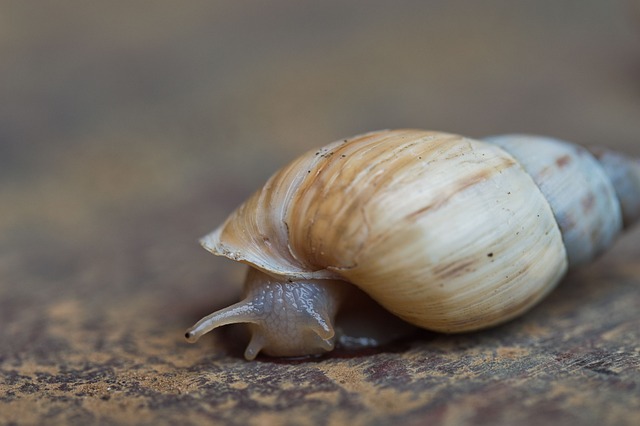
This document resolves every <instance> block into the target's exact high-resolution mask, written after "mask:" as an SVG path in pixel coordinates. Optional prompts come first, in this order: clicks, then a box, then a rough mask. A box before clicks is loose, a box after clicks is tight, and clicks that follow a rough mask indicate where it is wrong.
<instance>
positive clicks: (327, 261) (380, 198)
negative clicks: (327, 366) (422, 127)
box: [186, 130, 640, 359]
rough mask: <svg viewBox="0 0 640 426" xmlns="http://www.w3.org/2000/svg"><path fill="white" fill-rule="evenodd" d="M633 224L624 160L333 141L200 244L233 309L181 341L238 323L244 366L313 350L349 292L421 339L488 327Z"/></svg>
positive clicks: (544, 142)
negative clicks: (230, 265) (225, 278)
mask: <svg viewBox="0 0 640 426" xmlns="http://www.w3.org/2000/svg"><path fill="white" fill-rule="evenodd" d="M617 192H620V193H621V195H620V194H617ZM639 216H640V164H639V163H638V162H637V161H635V160H630V159H627V158H626V157H624V156H622V155H619V154H614V153H611V152H609V151H598V152H597V153H596V156H594V155H592V154H590V153H589V152H588V151H587V150H586V149H584V148H581V147H578V146H576V145H572V144H569V143H566V142H562V141H558V140H555V139H549V138H542V137H535V136H522V135H507V136H497V137H492V138H487V139H485V140H484V141H479V140H473V139H469V138H465V137H461V136H457V135H452V134H446V133H439V132H429V131H419V130H394V131H380V132H373V133H368V134H364V135H360V136H356V137H354V138H351V139H347V140H342V141H337V142H334V143H332V144H329V145H327V146H325V147H323V148H321V149H320V150H318V151H312V152H308V153H306V154H305V155H303V156H301V157H300V158H298V159H296V160H295V161H293V162H292V163H290V164H289V165H288V166H286V167H284V168H283V169H281V170H280V171H279V172H277V173H276V174H275V175H274V176H273V177H271V179H269V181H268V182H267V183H266V185H265V186H264V187H263V188H262V189H261V190H259V191H258V192H257V193H255V194H254V195H253V196H252V197H251V198H249V199H248V200H247V201H246V202H245V203H244V204H243V205H241V206H240V207H239V208H238V209H237V210H236V211H235V212H234V213H233V214H232V215H231V216H230V217H229V218H228V219H227V220H226V221H225V222H224V224H223V225H222V226H220V227H219V228H218V229H216V230H215V231H214V232H212V233H211V234H209V235H207V236H206V237H204V238H203V239H202V240H201V243H202V245H203V246H204V247H205V248H206V249H207V250H209V251H211V252H212V253H214V254H216V255H220V256H225V257H228V258H230V259H233V260H235V261H238V262H242V263H246V264H248V265H249V266H250V270H249V273H248V275H247V281H246V284H245V299H244V300H243V301H241V302H239V303H237V304H235V305H232V306H230V307H228V308H225V309H223V310H221V311H218V312H215V313H213V314H211V315H209V316H208V317H205V318H203V319H202V320H201V321H200V322H198V323H197V324H196V325H195V326H194V327H192V328H191V329H190V330H189V331H188V332H187V334H186V337H187V339H188V340H189V341H195V340H197V339H198V338H199V337H200V336H202V335H203V334H204V333H206V332H208V331H210V330H211V329H213V328H216V327H219V326H221V325H225V324H229V323H236V322H245V323H248V324H249V327H250V329H251V332H252V339H251V342H250V343H249V346H248V347H247V350H246V352H245V357H246V358H247V359H252V358H254V357H255V356H256V355H257V353H258V352H259V351H261V350H262V351H263V352H265V353H267V354H269V355H274V356H301V355H311V354H317V353H322V352H325V351H328V350H331V349H333V347H334V344H335V340H336V333H335V331H334V328H333V325H332V323H333V320H334V317H335V315H336V312H337V311H338V309H339V307H340V305H341V303H342V301H343V300H344V299H345V298H346V297H347V294H348V292H349V288H350V287H351V285H355V286H356V287H358V288H359V289H361V290H362V291H364V292H365V293H367V294H368V295H369V296H371V297H372V298H373V299H374V300H375V301H377V302H378V303H379V304H380V305H382V306H383V307H384V308H385V309H386V310H388V311H389V312H391V313H393V314H394V315H396V316H397V317H399V318H401V319H402V320H404V321H407V322H409V323H411V324H414V325H416V326H419V327H422V328H425V329H429V330H434V331H440V332H446V333H456V332H464V331H470V330H477V329H481V328H486V327H490V326H493V325H496V324H499V323H502V322H505V321H507V320H509V319H512V318H514V317H516V316H518V315H520V314H522V313H523V312H525V311H527V310H528V309H529V308H531V307H532V306H533V305H535V304H536V303H537V302H538V301H540V300H541V299H542V298H543V297H544V296H545V295H546V294H547V293H548V292H549V291H551V290H552V289H553V288H554V286H555V285H556V284H557V283H558V282H559V281H560V279H561V278H562V277H563V276H564V274H565V273H566V271H567V269H568V268H570V267H575V266H577V265H580V264H584V263H586V262H589V261H590V260H592V259H593V258H594V257H596V256H597V255H598V254H600V253H602V252H603V251H604V250H605V249H606V248H607V247H609V246H610V245H611V244H612V241H613V240H614V238H615V236H616V235H618V233H619V232H620V231H621V229H622V228H623V221H624V225H626V226H628V225H630V224H631V223H633V222H634V221H635V220H636V219H637V218H638V217H639Z"/></svg>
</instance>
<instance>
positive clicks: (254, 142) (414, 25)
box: [0, 0, 640, 365]
mask: <svg viewBox="0 0 640 426" xmlns="http://www.w3.org/2000/svg"><path fill="white" fill-rule="evenodd" d="M397 127H416V128H424V129H432V130H443V131H448V132H452V133H459V134H464V135H467V136H471V137H482V136H486V135H489V134H497V133H507V132H528V133H536V134H544V135H549V136H556V137H560V138H564V139H567V140H571V141H574V142H577V143H581V144H586V145H590V144H601V145H607V146H610V147H614V148H618V149H621V150H624V151H626V152H630V153H633V154H635V155H640V6H639V2H638V1H633V0H615V1H600V0H564V1H558V0H530V1H524V0H522V1H510V0H484V1H482V2H479V1H473V0H448V1H444V0H430V1H424V0H399V1H393V2H391V1H381V0H380V1H377V0H375V1H374V0H367V1H343V0H327V1H322V2H318V1H306V0H305V1H279V0H272V1H269V2H257V1H254V2H250V1H189V2H174V1H154V2H149V1H137V2H129V1H109V2H83V1H65V2H35V1H6V2H2V3H0V321H2V324H4V326H3V330H2V331H0V348H1V349H0V350H1V351H3V353H0V363H2V362H4V363H5V364H6V363H9V364H11V363H13V365H19V360H20V359H25V358H29V359H32V360H35V361H34V362H36V363H45V364H46V363H56V362H60V360H65V362H68V360H69V359H74V358H73V357H72V354H75V356H77V358H76V359H77V360H78V362H80V360H82V359H85V357H88V356H89V355H87V354H88V353H94V354H95V353H99V352H100V350H96V349H95V347H96V345H98V343H96V342H97V341H96V340H95V339H98V337H96V336H95V333H94V334H92V331H96V330H97V331H99V334H100V337H99V338H100V339H103V340H102V343H101V344H102V345H103V346H101V347H103V348H105V347H107V346H108V347H111V348H118V347H121V348H125V349H123V350H125V352H126V350H131V351H133V352H131V353H134V352H135V351H136V350H138V351H141V350H143V349H141V348H140V347H138V348H137V349H135V345H136V344H137V343H135V341H136V340H135V339H137V338H138V337H140V338H142V337H145V338H146V337H148V336H149V335H151V336H155V337H156V338H157V339H158V342H161V343H158V345H157V346H156V347H154V348H152V349H148V351H149V353H153V351H154V350H155V351H162V350H165V349H166V348H167V342H171V344H172V345H174V346H171V350H174V349H175V350H176V351H177V352H178V353H180V352H184V351H185V350H186V349H184V348H183V346H182V344H183V343H182V342H181V341H180V338H181V335H182V331H183V329H184V328H185V327H186V326H188V325H190V323H191V322H193V320H195V319H197V318H198V317H199V316H200V315H201V314H204V313H207V312H209V311H211V308H212V307H216V306H218V305H222V304H224V303H226V302H228V301H232V300H234V298H235V297H236V296H237V292H238V288H239V286H240V284H241V280H242V279H241V276H242V271H241V269H239V268H237V267H235V266H234V265H229V263H231V262H225V261H224V260H220V259H215V258H213V256H210V255H209V254H207V253H206V252H205V251H204V250H202V249H201V248H200V247H199V246H198V244H197V239H198V238H199V237H200V236H201V235H203V234H205V233H207V232H209V231H210V230H211V229H213V228H214V227H215V226H217V225H218V224H219V222H221V221H222V220H223V219H224V218H225V217H226V215H227V214H228V213H229V212H230V211H231V210H232V209H233V208H234V207H235V206H236V205H237V204H239V203H240V202H241V201H242V200H243V199H244V198H246V197H247V196H248V195H249V194H250V193H251V192H253V191H254V190H255V189H257V188H258V187H260V186H261V185H262V183H263V182H264V181H265V179H266V178H267V177H268V176H269V175H270V174H271V173H273V172H274V171H275V170H276V169H277V168H278V167H280V166H282V165H284V164H285V163H287V162H289V161H290V160H291V159H293V158H294V157H295V156H297V155H299V154H301V153H303V152H305V151H306V150H309V149H313V148H314V147H317V146H320V145H324V144H326V143H328V142H331V141H333V140H337V139H339V138H342V137H346V136H351V135H355V134H357V133H360V132H365V131H370V130H376V129H382V128H397ZM619 255H620V256H621V257H622V258H624V256H625V253H624V252H623V251H622V250H620V251H619ZM629 256H631V255H629ZM216 286H217V287H216ZM55 327H58V328H57V329H56V328H55ZM56 330H57V331H56ZM63 336H64V337H63ZM74 336H79V337H77V340H76V337H74ZM163 339H164V340H163ZM105 342H107V343H108V344H107V343H105ZM91 345H93V346H91ZM127 345H129V346H127ZM126 348H130V349H126ZM131 348H134V349H131ZM190 348H191V349H190V350H191V351H201V352H191V353H192V354H196V353H197V354H201V353H204V352H205V351H211V349H212V348H211V345H209V346H206V345H205V347H202V346H201V347H200V348H199V349H193V348H194V347H190ZM104 350H107V349H104ZM109 350H118V349H109ZM121 355H122V354H121ZM165 355H166V354H165ZM91 356H98V355H91ZM122 356H124V355H122ZM177 356H178V357H179V356H180V355H177Z"/></svg>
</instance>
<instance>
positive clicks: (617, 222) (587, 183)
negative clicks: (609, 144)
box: [484, 135, 640, 267]
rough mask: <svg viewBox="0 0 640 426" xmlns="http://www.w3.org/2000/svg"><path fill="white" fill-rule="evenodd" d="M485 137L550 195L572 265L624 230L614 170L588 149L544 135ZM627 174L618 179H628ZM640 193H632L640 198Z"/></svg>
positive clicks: (591, 256)
mask: <svg viewBox="0 0 640 426" xmlns="http://www.w3.org/2000/svg"><path fill="white" fill-rule="evenodd" d="M484 140H485V141H487V142H489V143H492V144H495V145H498V146H500V147H501V148H503V149H504V150H505V151H507V152H509V153H510V154H511V155H513V156H514V157H515V158H516V159H517V160H518V161H519V162H520V164H521V165H522V167H523V168H524V169H525V170H526V171H527V172H528V173H529V174H530V175H531V177H532V178H533V180H534V181H535V182H536V184H537V185H538V187H539V188H540V190H541V191H542V193H543V194H544V195H545V197H546V199H547V201H548V202H549V205H550V206H551V209H552V210H553V212H554V214H555V217H556V220H557V222H558V226H559V227H560V230H561V232H562V238H563V240H564V244H565V247H566V249H567V256H568V257H569V266H570V267H575V266H579V265H583V264H586V263H588V262H589V261H591V260H592V259H594V258H595V257H597V256H598V255H599V254H601V253H602V252H604V251H605V250H606V249H607V248H609V247H610V246H611V244H612V243H613V240H614V239H615V238H616V236H617V235H618V234H619V233H620V231H621V230H622V211H621V206H620V204H621V203H620V202H619V197H618V196H617V195H616V189H615V187H614V186H615V185H614V183H613V182H612V180H611V179H610V177H609V174H608V173H607V172H606V171H605V169H604V168H603V166H602V164H601V162H599V161H598V160H597V159H596V158H595V157H594V156H593V155H591V154H590V153H589V151H587V150H586V149H585V148H582V147H580V146H578V145H575V144H571V143H568V142H564V141H561V140H558V139H553V138H547V137H541V136H531V135H501V136H493V137H488V138H485V139H484ZM606 158H610V157H609V156H607V157H606ZM617 160H618V162H620V161H621V160H620V159H617ZM627 177H628V176H621V177H620V179H619V181H620V182H625V183H628V182H629V179H628V178H627ZM627 192H628V193H629V192H631V191H627ZM638 194H640V192H639V191H636V193H635V194H634V195H635V198H634V197H631V196H630V197H629V198H631V199H634V200H635V201H636V202H638V203H640V197H639V196H638ZM637 209H640V205H639V206H637Z"/></svg>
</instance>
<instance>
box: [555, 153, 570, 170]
mask: <svg viewBox="0 0 640 426" xmlns="http://www.w3.org/2000/svg"><path fill="white" fill-rule="evenodd" d="M570 162H571V156H570V155H568V154H567V155H563V156H562V157H558V158H557V159H556V166H558V167H559V168H563V167H565V166H566V165H567V164H569V163H570Z"/></svg>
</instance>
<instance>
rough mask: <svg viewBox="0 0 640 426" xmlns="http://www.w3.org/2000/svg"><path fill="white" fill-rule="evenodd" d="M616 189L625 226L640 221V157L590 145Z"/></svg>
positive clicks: (627, 226)
mask: <svg viewBox="0 0 640 426" xmlns="http://www.w3.org/2000/svg"><path fill="white" fill-rule="evenodd" d="M589 151H590V152H591V154H593V155H594V156H595V157H596V159H597V160H598V162H599V163H600V165H601V166H602V168H603V169H604V172H605V173H606V175H607V176H608V177H609V180H610V181H611V184H612V185H613V188H614V189H615V191H616V195H617V197H618V201H619V202H620V208H621V209H622V219H623V223H624V227H625V228H629V227H630V226H632V225H633V224H635V223H637V222H638V221H640V159H638V158H632V157H629V156H627V155H624V154H620V153H618V152H615V151H612V150H609V149H606V148H601V147H590V148H589Z"/></svg>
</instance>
